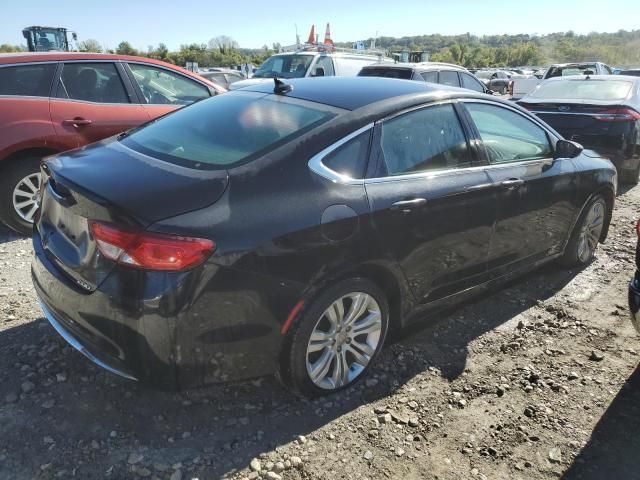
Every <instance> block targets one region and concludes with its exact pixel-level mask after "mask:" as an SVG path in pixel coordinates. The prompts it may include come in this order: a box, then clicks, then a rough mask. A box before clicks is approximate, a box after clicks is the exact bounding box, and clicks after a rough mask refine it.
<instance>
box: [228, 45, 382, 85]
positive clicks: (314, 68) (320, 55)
mask: <svg viewBox="0 0 640 480" xmlns="http://www.w3.org/2000/svg"><path fill="white" fill-rule="evenodd" d="M379 62H389V63H394V60H393V59H391V58H385V57H383V56H381V55H372V54H366V53H355V50H354V53H344V52H335V53H327V52H318V51H297V52H285V53H278V54H276V55H272V56H271V57H269V58H267V59H266V60H265V62H264V63H263V64H262V65H261V66H260V68H258V69H257V70H256V71H255V72H254V74H253V77H252V78H250V79H248V80H241V81H239V82H235V83H232V84H231V85H230V90H236V89H238V88H242V87H246V86H248V85H255V84H257V83H264V82H268V81H273V80H272V79H273V78H276V77H277V78H281V79H285V78H302V77H332V76H338V77H355V76H356V75H357V74H358V72H359V71H360V70H361V69H362V67H364V66H366V65H372V64H374V63H379Z"/></svg>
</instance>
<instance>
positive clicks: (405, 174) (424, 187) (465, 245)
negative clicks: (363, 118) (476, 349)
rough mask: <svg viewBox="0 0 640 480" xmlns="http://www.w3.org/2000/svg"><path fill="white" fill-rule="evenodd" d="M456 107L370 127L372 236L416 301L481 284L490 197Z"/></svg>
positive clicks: (423, 110)
mask: <svg viewBox="0 0 640 480" xmlns="http://www.w3.org/2000/svg"><path fill="white" fill-rule="evenodd" d="M473 152H474V150H473V149H472V148H470V145H469V142H468V140H467V137H466V135H465V132H464V129H463V123H462V122H461V119H460V117H459V115H458V113H457V111H456V107H455V104H454V103H451V102H444V103H439V104H436V105H430V106H427V107H423V108H419V109H416V110H412V111H409V112H404V113H402V114H400V115H398V116H395V117H393V118H390V119H387V120H385V121H383V122H380V123H379V124H377V125H376V131H375V138H374V148H373V149H372V163H373V164H374V165H376V167H375V171H374V172H373V174H371V175H369V176H371V177H373V178H368V179H367V180H366V181H365V188H366V191H367V196H368V198H369V204H370V208H371V216H372V222H373V225H374V228H375V230H376V233H377V235H376V237H377V238H375V239H372V241H377V242H380V243H381V244H382V245H381V248H382V250H383V251H386V252H388V254H389V255H390V256H392V257H393V260H395V261H397V262H398V264H399V265H400V267H401V268H402V270H403V271H404V273H405V275H406V277H407V280H408V282H409V284H410V286H411V289H412V291H413V293H414V295H415V296H416V298H417V300H418V301H419V302H421V303H426V302H430V301H433V300H437V299H440V298H443V297H446V296H448V295H450V294H453V293H456V292H458V291H460V290H464V289H465V288H468V287H470V286H473V285H475V284H478V283H482V282H483V281H484V278H485V275H486V271H487V263H486V260H487V254H488V250H489V240H490V237H491V229H492V226H493V223H494V220H495V208H494V207H495V192H494V189H493V188H492V185H491V180H490V179H489V177H488V176H487V174H486V172H485V170H484V168H483V167H482V166H477V164H476V163H475V161H474V157H475V156H474V153H473Z"/></svg>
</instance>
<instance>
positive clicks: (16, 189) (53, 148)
mask: <svg viewBox="0 0 640 480" xmlns="http://www.w3.org/2000/svg"><path fill="white" fill-rule="evenodd" d="M224 91H225V90H224V89H223V88H222V87H220V86H219V85H216V84H215V83H213V82H211V81H209V80H207V79H205V78H203V77H200V76H199V75H196V74H194V73H192V72H189V71H188V70H185V69H183V68H180V67H176V66H175V65H171V64H168V63H165V62H161V61H158V60H153V59H149V58H141V57H130V56H125V55H105V54H97V53H61V52H51V53H20V54H0V221H1V222H3V223H5V224H6V225H8V226H9V227H11V228H13V229H14V230H16V231H18V232H22V233H29V232H30V231H31V225H32V222H33V215H34V214H35V212H36V210H37V202H38V195H39V191H38V187H39V183H40V177H39V173H38V172H39V163H40V160H41V159H42V158H43V157H46V156H48V155H52V154H55V153H59V152H63V151H65V150H70V149H73V148H78V147H82V146H84V145H87V144H88V143H92V142H96V141H98V140H102V139H103V138H106V137H109V136H112V135H115V134H118V133H120V132H123V131H125V130H128V129H130V128H132V127H135V126H138V125H140V124H142V123H145V122H148V121H150V120H153V119H155V118H156V117H159V116H160V115H164V114H165V113H168V112H171V111H172V110H175V109H176V108H179V107H181V106H183V105H188V104H190V103H193V102H195V101H198V100H201V99H203V98H208V97H211V96H213V95H217V94H219V93H223V92H224Z"/></svg>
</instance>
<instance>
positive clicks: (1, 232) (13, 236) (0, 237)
mask: <svg viewBox="0 0 640 480" xmlns="http://www.w3.org/2000/svg"><path fill="white" fill-rule="evenodd" d="M21 238H26V236H25V235H20V234H19V233H16V232H14V231H13V230H11V229H10V228H8V227H5V226H4V225H3V224H2V223H0V245H2V244H3V243H8V242H13V241H14V240H19V239H21Z"/></svg>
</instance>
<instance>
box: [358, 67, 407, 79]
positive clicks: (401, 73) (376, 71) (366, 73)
mask: <svg viewBox="0 0 640 480" xmlns="http://www.w3.org/2000/svg"><path fill="white" fill-rule="evenodd" d="M412 74H413V72H412V70H411V69H410V68H384V67H372V68H363V69H362V70H360V73H358V76H359V77H386V78H400V79H402V80H411V76H412Z"/></svg>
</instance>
